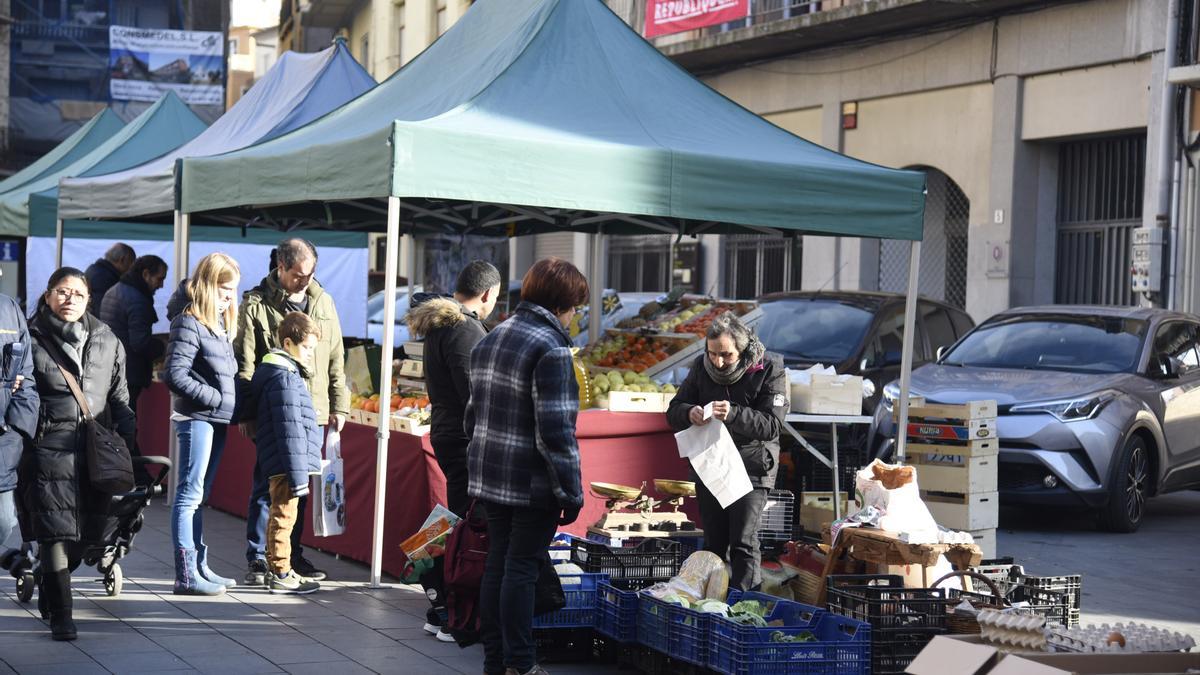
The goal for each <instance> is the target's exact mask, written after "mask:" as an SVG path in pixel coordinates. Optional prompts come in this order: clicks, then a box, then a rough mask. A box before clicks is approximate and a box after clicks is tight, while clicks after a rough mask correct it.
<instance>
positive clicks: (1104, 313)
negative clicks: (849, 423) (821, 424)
mask: <svg viewBox="0 0 1200 675" xmlns="http://www.w3.org/2000/svg"><path fill="white" fill-rule="evenodd" d="M1198 341H1200V317H1197V316H1194V315H1190V314H1181V313H1178V312H1170V311H1166V310H1161V309H1152V308H1133V307H1096V306H1048V307H1031V308H1019V309H1012V310H1008V311H1006V312H1002V313H1000V314H997V315H996V316H994V317H992V318H990V319H988V320H987V321H985V322H984V323H982V324H980V325H979V326H978V327H976V328H975V329H974V330H973V331H971V332H970V333H968V334H967V335H966V336H964V337H963V338H962V339H961V340H959V341H958V342H957V343H956V344H955V345H954V346H953V347H951V348H950V349H949V350H946V351H944V352H943V353H942V354H941V355H940V357H939V358H938V360H937V361H935V362H934V363H930V364H928V365H925V366H922V367H921V368H918V369H917V370H915V371H913V384H912V390H913V395H914V396H923V397H925V399H926V400H927V401H928V402H931V403H964V402H967V401H975V400H988V399H994V400H995V401H996V402H997V404H998V405H999V420H998V423H997V424H998V430H999V439H1000V462H999V480H1000V501H1001V503H1002V504H1007V505H1037V506H1084V507H1087V508H1090V509H1092V510H1095V511H1096V512H1097V513H1098V514H1099V516H1100V522H1101V525H1102V526H1103V527H1104V528H1105V529H1109V530H1112V531H1116V532H1132V531H1134V530H1136V529H1137V528H1138V526H1139V525H1140V524H1141V521H1142V518H1143V517H1144V515H1145V507H1146V499H1147V498H1148V497H1151V496H1153V495H1156V494H1162V493H1165V492H1171V491H1175V490H1184V489H1188V488H1194V487H1197V486H1200V344H1198ZM883 393H884V405H881V406H879V408H878V410H877V411H876V415H875V423H874V426H873V433H874V437H875V439H877V440H876V441H875V442H876V443H877V446H876V447H878V448H879V449H878V451H877V453H876V454H877V455H878V456H890V455H891V451H892V447H893V440H892V439H893V438H894V436H895V428H894V427H895V425H894V423H893V422H892V419H891V414H892V411H891V409H892V407H893V405H894V402H895V400H896V398H897V397H898V394H899V387H898V386H897V383H895V382H892V383H890V384H888V385H887V386H886V387H884V392H883ZM878 439H883V440H882V441H880V440H878Z"/></svg>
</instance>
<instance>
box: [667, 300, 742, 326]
mask: <svg viewBox="0 0 1200 675" xmlns="http://www.w3.org/2000/svg"><path fill="white" fill-rule="evenodd" d="M716 307H721V308H722V311H724V310H725V309H727V308H726V307H724V306H723V305H717V306H716ZM716 307H714V306H713V304H712V303H711V302H699V303H696V304H694V305H692V306H690V307H686V308H684V309H681V310H679V311H677V312H672V313H670V314H668V315H667V316H665V317H663V318H662V319H659V320H658V322H656V323H655V324H654V325H653V329H654V330H656V331H659V332H662V333H689V332H692V331H686V330H681V328H682V326H683V325H684V324H688V323H690V322H691V321H693V320H694V319H696V317H698V316H701V315H706V314H708V313H709V312H712V311H713V310H714V309H716ZM719 313H720V312H718V313H717V314H719ZM713 316H714V318H715V317H716V314H714V315H713Z"/></svg>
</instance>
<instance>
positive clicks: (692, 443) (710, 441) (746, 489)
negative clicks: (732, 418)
mask: <svg viewBox="0 0 1200 675" xmlns="http://www.w3.org/2000/svg"><path fill="white" fill-rule="evenodd" d="M675 443H676V445H678V446H679V456H680V457H685V458H687V460H688V461H689V462H691V463H692V469H694V470H695V471H696V475H697V476H699V478H700V482H701V483H704V487H706V488H708V491H709V492H711V493H712V495H713V496H714V497H716V498H717V502H718V503H720V504H721V508H723V509H727V508H729V505H730V504H732V503H734V502H736V501H737V500H739V499H741V498H742V497H745V496H746V495H747V494H750V491H751V490H753V489H754V486H752V485H751V484H750V476H749V474H747V473H746V465H745V464H743V463H742V456H741V455H740V454H739V453H738V449H737V446H736V445H734V444H733V437H731V436H730V435H729V430H728V429H726V428H725V423H724V422H722V421H721V420H718V419H712V420H709V422H708V424H704V425H701V426H693V427H691V428H689V429H685V430H683V431H680V432H679V433H677V434H675Z"/></svg>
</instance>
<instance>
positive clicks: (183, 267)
mask: <svg viewBox="0 0 1200 675" xmlns="http://www.w3.org/2000/svg"><path fill="white" fill-rule="evenodd" d="M179 236H180V242H179V259H180V264H179V271H178V272H177V274H181V275H183V276H181V277H180V280H182V279H183V277H186V276H187V269H188V263H189V262H190V260H189V257H190V255H191V249H192V214H190V213H182V212H181V213H180V214H179Z"/></svg>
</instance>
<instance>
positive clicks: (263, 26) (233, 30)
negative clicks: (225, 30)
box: [225, 0, 280, 110]
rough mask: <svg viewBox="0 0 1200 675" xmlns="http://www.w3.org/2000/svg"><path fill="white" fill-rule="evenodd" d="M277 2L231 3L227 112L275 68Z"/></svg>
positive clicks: (233, 0) (238, 0) (236, 0)
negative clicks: (259, 79)
mask: <svg viewBox="0 0 1200 675" xmlns="http://www.w3.org/2000/svg"><path fill="white" fill-rule="evenodd" d="M279 6H280V3H279V2H278V0H231V2H230V10H231V13H230V26H229V37H228V48H227V52H228V54H229V60H228V65H227V67H228V72H229V80H228V84H227V86H226V87H225V108H226V109H227V110H228V109H229V108H230V107H232V106H233V104H234V103H237V102H238V100H239V99H241V98H242V96H243V95H244V94H245V93H246V92H247V91H249V90H250V87H252V86H254V83H255V82H256V81H257V80H258V78H260V77H262V76H263V74H264V73H266V72H267V71H268V70H270V69H271V66H273V65H275V60H276V58H278V49H279Z"/></svg>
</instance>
